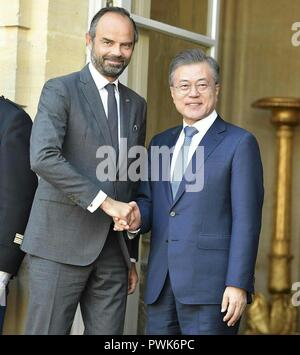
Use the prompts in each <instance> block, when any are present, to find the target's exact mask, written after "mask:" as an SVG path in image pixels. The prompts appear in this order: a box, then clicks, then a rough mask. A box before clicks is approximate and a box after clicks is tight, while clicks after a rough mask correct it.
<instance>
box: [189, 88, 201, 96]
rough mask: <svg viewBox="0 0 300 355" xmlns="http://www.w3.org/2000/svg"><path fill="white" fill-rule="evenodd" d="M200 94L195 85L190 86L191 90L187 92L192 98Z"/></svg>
mask: <svg viewBox="0 0 300 355" xmlns="http://www.w3.org/2000/svg"><path fill="white" fill-rule="evenodd" d="M199 95H200V93H199V91H198V89H197V86H196V85H191V90H190V92H189V96H192V97H195V96H199Z"/></svg>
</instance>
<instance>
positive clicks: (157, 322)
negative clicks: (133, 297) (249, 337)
mask: <svg viewBox="0 0 300 355" xmlns="http://www.w3.org/2000/svg"><path fill="white" fill-rule="evenodd" d="M223 317H224V314H222V313H221V305H219V304H218V305H215V304H213V305H201V304H200V305H198V304H195V305H194V304H182V303H180V302H178V300H176V298H175V296H174V293H173V291H172V285H171V282H170V278H169V275H168V276H167V278H166V282H165V285H164V288H163V290H162V292H161V294H160V296H159V298H158V300H157V301H156V302H155V303H154V304H151V305H148V307H147V334H148V335H181V334H182V335H236V334H237V332H238V329H239V322H237V323H236V325H235V326H234V327H228V326H227V324H226V323H224V322H223Z"/></svg>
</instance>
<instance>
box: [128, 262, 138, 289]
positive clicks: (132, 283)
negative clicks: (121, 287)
mask: <svg viewBox="0 0 300 355" xmlns="http://www.w3.org/2000/svg"><path fill="white" fill-rule="evenodd" d="M138 282H139V276H138V273H137V271H136V266H135V263H131V268H130V271H129V275H128V295H131V294H133V293H134V291H135V289H136V286H137V284H138Z"/></svg>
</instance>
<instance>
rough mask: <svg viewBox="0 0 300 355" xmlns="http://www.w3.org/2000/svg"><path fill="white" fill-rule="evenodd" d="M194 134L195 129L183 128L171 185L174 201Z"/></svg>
mask: <svg viewBox="0 0 300 355" xmlns="http://www.w3.org/2000/svg"><path fill="white" fill-rule="evenodd" d="M196 133H198V130H197V129H196V128H195V127H189V126H187V127H185V128H184V134H185V137H184V142H183V145H182V147H181V148H180V151H179V153H178V157H177V159H176V163H175V167H174V172H173V177H172V183H171V187H172V193H173V198H174V199H175V197H176V194H177V192H178V189H179V185H180V183H181V181H182V178H183V175H184V172H185V170H186V168H187V165H188V155H189V148H190V145H191V143H192V139H193V136H194V135H195V134H196Z"/></svg>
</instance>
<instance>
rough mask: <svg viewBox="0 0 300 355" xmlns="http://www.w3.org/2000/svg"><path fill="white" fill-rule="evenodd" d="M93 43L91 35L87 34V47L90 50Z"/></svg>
mask: <svg viewBox="0 0 300 355" xmlns="http://www.w3.org/2000/svg"><path fill="white" fill-rule="evenodd" d="M92 43H93V40H92V38H91V35H90V34H89V33H88V32H87V33H86V34H85V44H86V46H87V47H88V48H89V49H91V47H92Z"/></svg>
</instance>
